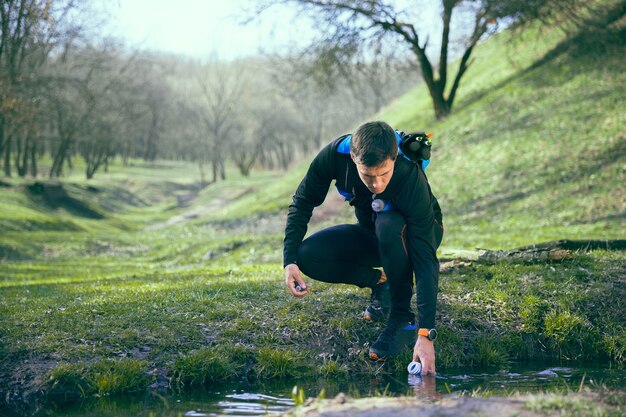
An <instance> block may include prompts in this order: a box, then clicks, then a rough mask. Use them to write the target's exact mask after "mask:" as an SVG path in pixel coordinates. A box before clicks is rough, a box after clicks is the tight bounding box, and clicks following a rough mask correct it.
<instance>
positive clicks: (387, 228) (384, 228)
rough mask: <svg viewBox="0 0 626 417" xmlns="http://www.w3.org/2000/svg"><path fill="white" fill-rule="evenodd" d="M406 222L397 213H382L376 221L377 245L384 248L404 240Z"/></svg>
mask: <svg viewBox="0 0 626 417" xmlns="http://www.w3.org/2000/svg"><path fill="white" fill-rule="evenodd" d="M405 229H406V220H405V219H404V216H402V214H400V213H398V212H397V211H388V212H383V213H382V214H379V215H378V218H377V219H376V237H377V238H378V243H379V245H382V246H386V245H392V244H395V243H398V242H399V241H401V240H402V239H404V236H403V233H404V231H405Z"/></svg>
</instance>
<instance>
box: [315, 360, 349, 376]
mask: <svg viewBox="0 0 626 417" xmlns="http://www.w3.org/2000/svg"><path fill="white" fill-rule="evenodd" d="M347 373H348V367H347V366H346V365H345V364H341V363H339V361H338V360H336V359H328V358H324V360H323V361H322V363H321V364H320V365H319V366H318V367H317V374H319V375H321V376H323V377H325V378H329V377H333V376H342V375H346V374H347Z"/></svg>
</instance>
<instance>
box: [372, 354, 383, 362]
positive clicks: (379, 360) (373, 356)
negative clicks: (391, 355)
mask: <svg viewBox="0 0 626 417" xmlns="http://www.w3.org/2000/svg"><path fill="white" fill-rule="evenodd" d="M370 359H374V360H375V361H378V362H383V361H384V360H385V359H386V358H384V357H382V358H381V357H379V356H378V355H377V354H375V353H374V352H370Z"/></svg>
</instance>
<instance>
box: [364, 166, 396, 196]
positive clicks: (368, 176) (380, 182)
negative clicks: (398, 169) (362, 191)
mask: <svg viewBox="0 0 626 417" xmlns="http://www.w3.org/2000/svg"><path fill="white" fill-rule="evenodd" d="M394 162H395V161H394V160H393V159H391V158H387V159H386V160H385V161H383V162H382V163H381V164H380V165H378V166H375V167H368V166H366V165H363V164H356V170H357V171H358V172H359V178H361V181H363V184H365V186H366V187H367V189H368V190H370V191H371V192H372V194H381V193H382V192H383V191H385V188H387V185H388V184H389V181H391V176H392V175H393V167H394Z"/></svg>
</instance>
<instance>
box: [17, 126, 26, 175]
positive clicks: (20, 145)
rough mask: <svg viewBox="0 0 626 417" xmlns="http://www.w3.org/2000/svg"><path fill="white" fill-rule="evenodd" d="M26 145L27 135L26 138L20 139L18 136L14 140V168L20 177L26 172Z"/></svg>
mask: <svg viewBox="0 0 626 417" xmlns="http://www.w3.org/2000/svg"><path fill="white" fill-rule="evenodd" d="M27 146H28V137H27V138H26V140H22V137H20V136H18V137H17V138H16V142H15V169H16V170H17V175H18V176H19V177H21V178H24V177H25V176H26V173H27V172H28V152H27V151H26V148H27Z"/></svg>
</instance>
